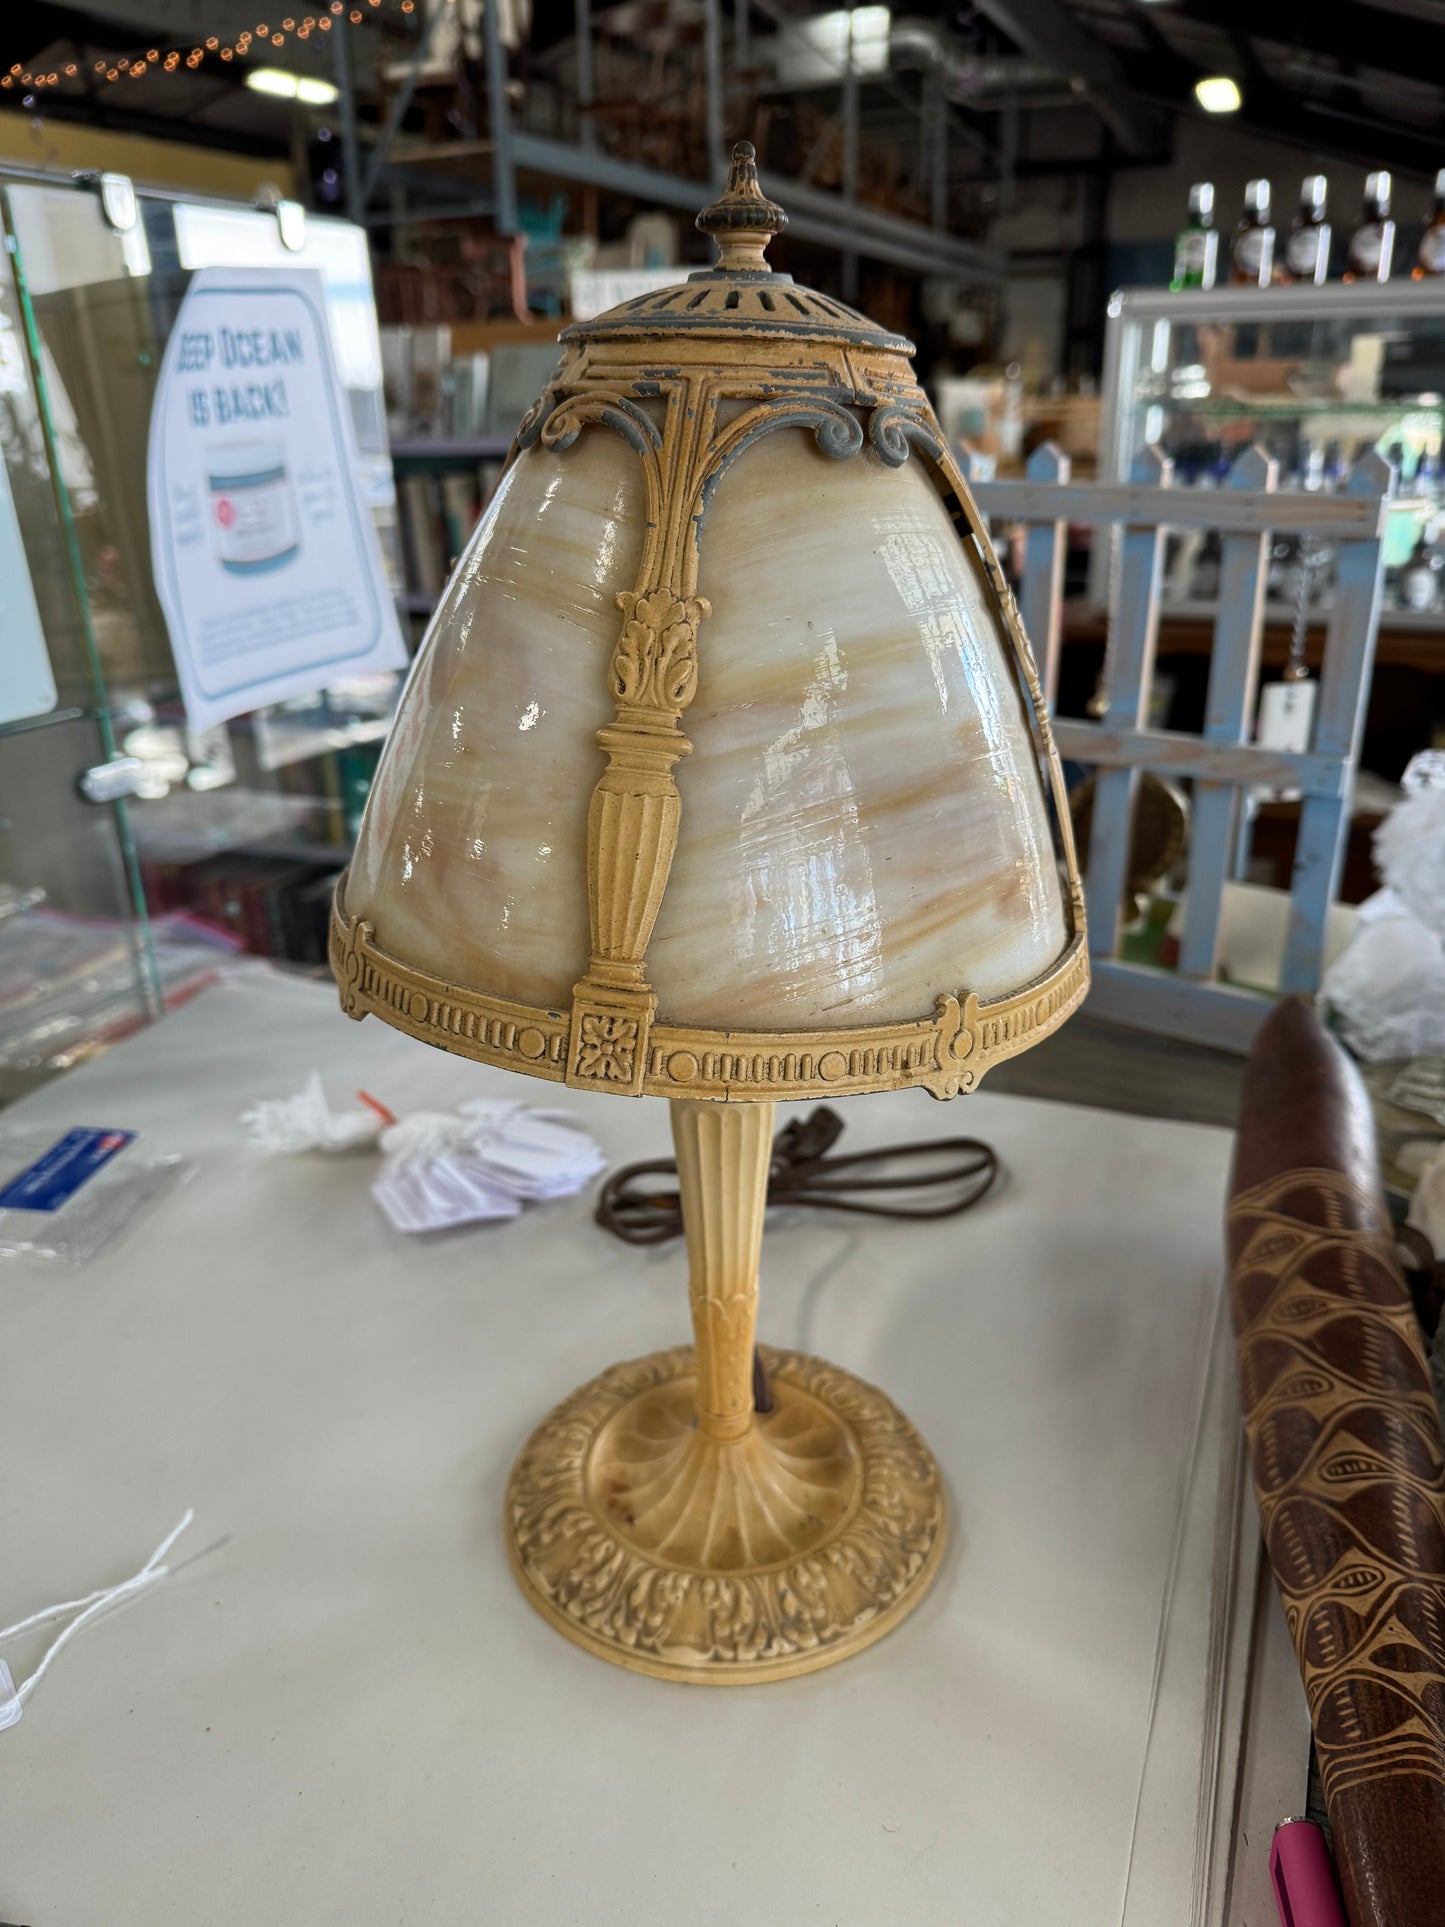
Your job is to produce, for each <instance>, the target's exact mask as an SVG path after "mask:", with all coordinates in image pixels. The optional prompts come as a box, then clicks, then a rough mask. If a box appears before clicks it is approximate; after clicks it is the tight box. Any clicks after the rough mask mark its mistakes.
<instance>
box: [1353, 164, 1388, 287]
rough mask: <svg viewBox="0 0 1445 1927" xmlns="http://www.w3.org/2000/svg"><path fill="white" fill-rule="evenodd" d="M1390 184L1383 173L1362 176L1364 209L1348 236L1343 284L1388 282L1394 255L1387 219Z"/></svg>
mask: <svg viewBox="0 0 1445 1927" xmlns="http://www.w3.org/2000/svg"><path fill="white" fill-rule="evenodd" d="M1392 187H1393V183H1392V181H1391V179H1390V176H1389V173H1388V171H1387V170H1386V169H1384V168H1381V170H1380V171H1379V173H1377V174H1367V175H1366V176H1365V206H1364V211H1363V213H1362V214H1361V215H1360V222H1359V226H1358V227H1357V228H1356V229H1355V231H1354V233H1353V234H1352V235H1351V236H1350V265H1349V268H1348V269H1347V270H1346V273H1345V279H1346V281H1388V280H1389V278H1390V263H1391V261H1392V260H1393V258H1394V254H1395V223H1394V222H1393V221H1392V220H1391V219H1390V193H1391V189H1392Z"/></svg>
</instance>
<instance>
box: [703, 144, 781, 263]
mask: <svg viewBox="0 0 1445 1927" xmlns="http://www.w3.org/2000/svg"><path fill="white" fill-rule="evenodd" d="M697 225H698V227H699V228H700V229H701V230H702V232H703V233H704V234H710V235H711V236H712V238H713V240H714V241H715V242H716V243H717V268H718V270H719V271H720V272H721V273H723V274H730V273H731V274H736V273H739V272H741V273H745V274H768V273H770V272H771V270H770V268H769V266H768V263H767V260H766V258H765V257H766V252H767V246H768V242H769V241H771V239H772V238H773V236H774V235H775V234H781V233H782V231H783V229H784V228H785V227H786V226H787V225H788V217H787V215H786V214H784V212H783V210H782V209H781V208H780V207H779V206H778V204H777V202H776V201H770V200H769V199H768V197H767V196H766V195H765V194H764V193H763V190H762V189H761V188H760V187H759V186H758V163H757V152H756V150H755V148H754V147H753V144H752V142H751V141H739V142H738V143H737V145H736V146H735V147H734V148H733V158H732V165H731V167H730V168H729V169H728V184H727V191H726V193H725V194H724V195H723V196H722V199H721V200H717V201H714V202H713V203H712V204H711V206H709V207H705V208H704V209H703V211H702V213H701V214H699V215H698V217H697Z"/></svg>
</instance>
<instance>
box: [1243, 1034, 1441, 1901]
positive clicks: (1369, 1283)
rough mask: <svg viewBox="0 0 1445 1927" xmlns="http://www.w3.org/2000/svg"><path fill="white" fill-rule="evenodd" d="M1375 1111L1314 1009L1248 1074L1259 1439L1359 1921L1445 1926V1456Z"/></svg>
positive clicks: (1275, 1537) (1253, 1385)
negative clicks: (1380, 1162)
mask: <svg viewBox="0 0 1445 1927" xmlns="http://www.w3.org/2000/svg"><path fill="white" fill-rule="evenodd" d="M1376 1172H1377V1164H1376V1159H1375V1153H1374V1140H1373V1126H1372V1121H1371V1118H1370V1112H1369V1104H1368V1099H1367V1098H1366V1095H1365V1092H1364V1088H1363V1085H1362V1084H1361V1081H1360V1079H1359V1076H1358V1074H1357V1073H1356V1071H1355V1069H1354V1067H1353V1065H1351V1064H1350V1062H1349V1061H1348V1059H1347V1058H1346V1057H1345V1055H1344V1053H1343V1052H1342V1051H1341V1050H1340V1048H1339V1046H1338V1045H1336V1044H1335V1043H1334V1041H1333V1040H1332V1039H1331V1038H1330V1037H1329V1036H1327V1035H1326V1033H1325V1031H1324V1030H1323V1029H1322V1027H1321V1026H1320V1024H1319V1022H1318V1020H1317V1019H1316V1018H1315V1016H1314V1014H1313V1012H1312V1011H1311V1010H1310V1009H1309V1007H1308V1006H1307V1005H1306V1004H1304V1003H1303V1002H1302V1001H1298V1000H1292V1001H1290V1002H1288V1003H1285V1004H1282V1005H1281V1006H1280V1007H1279V1008H1278V1010H1276V1011H1275V1012H1274V1014H1273V1015H1272V1016H1271V1017H1270V1018H1269V1020H1268V1021H1267V1022H1266V1023H1265V1025H1264V1026H1263V1028H1262V1029H1261V1031H1260V1033H1259V1037H1258V1039H1257V1041H1256V1044H1255V1047H1254V1050H1253V1051H1252V1053H1251V1056H1250V1061H1249V1064H1248V1066H1247V1068H1246V1073H1245V1082H1244V1094H1243V1102H1242V1105H1241V1113H1240V1127H1239V1141H1238V1146H1237V1150H1236V1155H1235V1166H1234V1179H1233V1186H1232V1197H1231V1201H1230V1208H1229V1220H1228V1236H1229V1256H1230V1265H1231V1298H1232V1303H1233V1311H1234V1323H1235V1332H1236V1336H1237V1345H1238V1358H1239V1372H1240V1383H1241V1387H1242V1394H1243V1406H1244V1415H1245V1432H1246V1435H1247V1438H1248V1442H1249V1452H1250V1461H1251V1466H1252V1469H1253V1475H1254V1486H1255V1496H1256V1498H1257V1500H1258V1503H1259V1514H1260V1523H1261V1525H1262V1527H1263V1530H1264V1538H1265V1545H1266V1548H1267V1550H1268V1553H1269V1559H1270V1564H1271V1566H1272V1567H1273V1569H1274V1574H1275V1579H1276V1581H1277V1583H1278V1585H1279V1589H1280V1594H1281V1597H1282V1599H1283V1602H1284V1609H1285V1617H1286V1620H1287V1622H1288V1625H1289V1630H1290V1636H1291V1638H1292V1639H1293V1641H1294V1645H1295V1651H1296V1653H1297V1654H1298V1657H1299V1663H1300V1672H1301V1675H1302V1677H1303V1680H1304V1685H1305V1693H1306V1696H1307V1698H1308V1701H1309V1709H1310V1720H1311V1724H1312V1726H1313V1728H1314V1734H1315V1746H1316V1752H1317V1754H1318V1758H1319V1764H1320V1773H1321V1778H1322V1781H1323V1785H1324V1793H1325V1801H1326V1805H1327V1807H1328V1810H1329V1815H1330V1820H1331V1824H1332V1827H1333V1830H1334V1837H1335V1852H1336V1859H1337V1862H1338V1865H1339V1869H1340V1875H1341V1882H1342V1885H1343V1888H1344V1894H1345V1901H1346V1905H1347V1907H1348V1909H1349V1914H1350V1919H1351V1921H1352V1922H1353V1923H1354V1927H1425V1924H1426V1923H1427V1922H1445V1454H1442V1449H1441V1440H1440V1427H1439V1420H1438V1418H1437V1415H1436V1410H1435V1402H1434V1399H1433V1397H1432V1395H1431V1390H1430V1380H1429V1374H1428V1371H1427V1369H1426V1364H1425V1357H1424V1351H1423V1348H1422V1342H1421V1337H1420V1332H1419V1327H1418V1325H1417V1323H1416V1321H1415V1316H1414V1311H1413V1308H1412V1306H1411V1302H1410V1295H1409V1292H1408V1290H1407V1289H1406V1286H1405V1283H1404V1280H1403V1278H1402V1276H1401V1273H1400V1268H1399V1264H1398V1262H1397V1259H1396V1256H1395V1247H1394V1238H1393V1235H1392V1232H1391V1228H1390V1221H1389V1218H1388V1215H1387V1213H1386V1211H1385V1206H1384V1202H1383V1199H1382V1197H1381V1195H1380V1190H1379V1183H1378V1178H1377V1175H1376Z"/></svg>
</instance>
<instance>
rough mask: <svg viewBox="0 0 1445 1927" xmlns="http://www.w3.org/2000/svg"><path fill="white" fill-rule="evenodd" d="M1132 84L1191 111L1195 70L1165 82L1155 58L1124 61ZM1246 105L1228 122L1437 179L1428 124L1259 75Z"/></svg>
mask: <svg viewBox="0 0 1445 1927" xmlns="http://www.w3.org/2000/svg"><path fill="white" fill-rule="evenodd" d="M1124 66H1125V72H1126V74H1127V76H1128V78H1129V81H1130V84H1131V85H1133V86H1135V87H1136V88H1137V89H1138V92H1139V94H1140V97H1141V98H1145V99H1149V100H1152V101H1154V102H1155V103H1157V105H1158V106H1160V107H1161V108H1163V109H1164V110H1165V111H1166V112H1168V113H1171V114H1177V113H1179V112H1180V111H1181V110H1182V111H1186V112H1189V111H1193V110H1194V103H1193V101H1192V100H1191V98H1190V93H1189V89H1190V86H1191V85H1192V81H1193V76H1194V74H1195V72H1196V71H1197V70H1196V69H1194V68H1192V67H1186V75H1187V78H1185V79H1182V80H1180V79H1175V78H1173V77H1167V78H1165V79H1163V80H1162V81H1161V79H1160V72H1159V68H1158V65H1157V63H1156V62H1155V61H1154V60H1153V58H1152V56H1151V57H1143V58H1137V59H1132V60H1129V61H1126V62H1125V63H1124ZM1241 92H1242V94H1243V96H1244V104H1243V106H1242V107H1241V108H1240V111H1239V112H1238V113H1237V114H1232V115H1231V116H1230V124H1231V125H1233V126H1236V127H1247V128H1249V130H1250V131H1251V133H1255V134H1260V135H1263V136H1265V137H1267V138H1268V139H1270V140H1275V141H1280V142H1282V143H1283V144H1284V145H1286V146H1288V147H1298V148H1302V149H1304V150H1305V151H1306V152H1307V153H1309V154H1310V155H1311V156H1312V157H1313V158H1314V159H1316V160H1326V159H1334V160H1341V161H1354V162H1356V163H1357V164H1358V165H1360V166H1362V167H1366V168H1369V167H1390V168H1393V169H1394V170H1395V172H1396V173H1400V174H1406V175H1409V176H1412V177H1414V178H1416V179H1423V180H1433V179H1434V178H1435V171H1436V169H1437V168H1438V167H1439V166H1440V160H1441V143H1440V141H1439V139H1438V138H1437V137H1436V136H1435V135H1434V134H1432V133H1431V132H1430V130H1429V129H1428V128H1421V129H1420V130H1419V131H1418V132H1416V131H1415V130H1413V129H1411V128H1409V127H1408V126H1407V125H1406V124H1405V123H1404V122H1400V121H1395V122H1393V123H1386V122H1384V121H1379V120H1372V119H1370V118H1369V117H1368V116H1366V115H1363V114H1360V113H1357V112H1354V111H1352V110H1349V109H1344V108H1339V107H1335V106H1332V105H1331V104H1330V103H1328V102H1326V101H1323V100H1312V99H1311V98H1310V97H1309V96H1308V95H1307V94H1303V93H1299V92H1297V91H1295V90H1293V89H1290V88H1285V87H1279V86H1276V85H1274V84H1273V83H1272V82H1270V81H1268V80H1267V79H1266V80H1261V79H1259V78H1258V75H1256V77H1255V78H1253V79H1251V78H1249V77H1248V76H1245V77H1243V78H1242V81H1241Z"/></svg>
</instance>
